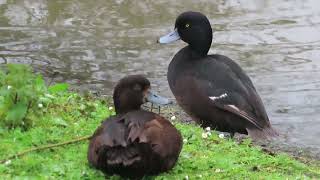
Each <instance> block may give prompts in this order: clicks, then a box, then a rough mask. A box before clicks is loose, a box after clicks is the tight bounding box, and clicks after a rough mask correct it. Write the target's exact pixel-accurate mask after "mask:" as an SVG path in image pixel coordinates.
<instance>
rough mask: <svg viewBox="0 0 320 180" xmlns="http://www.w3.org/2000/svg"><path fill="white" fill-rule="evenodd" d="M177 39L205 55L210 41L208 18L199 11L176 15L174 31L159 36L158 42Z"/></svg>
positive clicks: (210, 32)
mask: <svg viewBox="0 0 320 180" xmlns="http://www.w3.org/2000/svg"><path fill="white" fill-rule="evenodd" d="M179 39H181V40H183V41H184V42H186V43H188V44H189V45H190V47H191V49H192V50H193V51H195V52H196V53H197V54H199V55H201V56H205V55H207V53H208V51H209V49H210V46H211V42H212V28H211V25H210V22H209V20H208V18H207V17H206V16H205V15H203V14H202V13H200V12H192V11H188V12H184V13H182V14H180V15H179V16H178V17H177V19H176V23H175V29H174V31H173V32H171V33H169V34H167V35H165V36H163V37H161V38H160V39H159V40H158V42H159V43H163V44H165V43H170V42H174V41H176V40H179Z"/></svg>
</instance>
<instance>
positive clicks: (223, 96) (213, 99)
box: [209, 93, 228, 101]
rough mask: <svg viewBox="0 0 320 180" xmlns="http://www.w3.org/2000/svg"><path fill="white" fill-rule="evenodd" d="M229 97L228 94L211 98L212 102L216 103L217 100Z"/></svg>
mask: <svg viewBox="0 0 320 180" xmlns="http://www.w3.org/2000/svg"><path fill="white" fill-rule="evenodd" d="M227 96H228V94H227V93H223V94H221V95H220V96H209V98H210V99H211V100H212V101H215V100H217V99H222V98H225V97H227Z"/></svg>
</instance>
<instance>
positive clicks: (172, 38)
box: [158, 29, 180, 44]
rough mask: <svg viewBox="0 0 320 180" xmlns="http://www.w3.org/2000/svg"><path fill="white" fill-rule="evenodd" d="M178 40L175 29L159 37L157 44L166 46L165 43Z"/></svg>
mask: <svg viewBox="0 0 320 180" xmlns="http://www.w3.org/2000/svg"><path fill="white" fill-rule="evenodd" d="M179 39H180V36H179V33H178V31H177V29H175V30H174V31H172V32H171V33H169V34H167V35H165V36H162V37H160V39H159V40H158V42H159V43H161V44H166V43H171V42H174V41H177V40H179Z"/></svg>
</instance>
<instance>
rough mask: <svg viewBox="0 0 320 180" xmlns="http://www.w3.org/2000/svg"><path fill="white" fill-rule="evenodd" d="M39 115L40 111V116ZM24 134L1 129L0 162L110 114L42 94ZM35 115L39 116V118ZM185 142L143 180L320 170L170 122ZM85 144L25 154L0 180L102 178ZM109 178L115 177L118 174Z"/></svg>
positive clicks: (102, 106) (0, 171)
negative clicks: (169, 163)
mask: <svg viewBox="0 0 320 180" xmlns="http://www.w3.org/2000/svg"><path fill="white" fill-rule="evenodd" d="M39 112H40V113H39ZM39 112H38V113H37V116H34V117H33V118H34V119H35V123H34V124H35V125H34V126H33V127H31V128H30V129H29V130H27V131H23V130H21V129H19V128H16V129H14V130H4V129H2V130H1V129H0V159H3V158H6V157H8V156H9V155H12V154H15V153H17V152H19V151H23V150H25V149H28V148H31V147H37V146H41V145H46V144H51V143H59V142H63V141H68V140H71V139H74V138H77V137H81V136H87V135H91V134H92V133H93V132H94V130H95V129H96V127H97V126H98V125H99V124H100V122H101V121H102V120H104V119H105V118H107V117H108V116H110V115H111V114H114V112H113V111H110V110H109V109H108V104H107V103H106V102H104V101H102V100H99V99H95V98H92V97H90V96H80V95H78V94H76V93H70V92H62V93H57V94H49V95H47V96H46V99H45V103H44V106H43V107H41V108H40V107H39ZM39 114H40V115H39ZM175 126H176V127H177V128H178V129H179V130H180V131H181V133H182V135H183V138H184V141H185V143H184V146H183V150H182V152H181V154H180V158H179V161H178V163H177V165H176V166H175V168H174V169H173V170H171V171H170V172H168V173H164V174H161V175H159V176H157V177H147V178H146V179H168V180H171V179H186V176H188V179H222V178H228V179H286V178H287V179H318V178H320V167H318V166H315V165H314V166H312V165H307V164H303V163H301V162H298V161H296V160H294V159H293V158H291V157H290V156H288V155H285V154H279V155H276V156H271V155H268V154H266V153H264V152H263V151H261V150H260V149H259V148H258V147H251V145H250V142H249V141H245V142H244V143H242V144H238V143H236V142H234V141H232V140H229V139H221V138H219V137H218V136H217V134H216V133H215V132H212V135H211V136H209V137H208V138H206V139H204V138H202V133H203V132H204V130H202V129H201V128H200V127H198V126H195V125H186V124H182V123H179V122H175ZM87 146H88V141H82V142H79V143H75V144H71V145H66V146H62V147H57V148H52V149H48V150H43V151H38V152H32V153H28V154H26V155H24V156H21V157H18V158H16V159H12V160H10V161H7V162H6V163H4V164H0V177H1V179H105V177H104V175H103V174H102V173H101V172H99V171H97V170H95V169H92V168H90V167H89V166H88V163H87V159H86V153H87ZM108 179H120V178H119V177H117V176H113V177H108Z"/></svg>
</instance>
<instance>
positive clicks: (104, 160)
mask: <svg viewBox="0 0 320 180" xmlns="http://www.w3.org/2000/svg"><path fill="white" fill-rule="evenodd" d="M113 100H114V105H115V110H116V113H117V115H115V116H112V117H109V118H108V119H106V120H105V121H104V122H103V123H102V124H101V125H100V127H99V128H98V129H97V130H96V131H95V133H94V134H93V136H92V138H91V139H90V144H89V150H88V161H89V164H90V165H92V166H93V167H95V168H97V169H99V170H101V171H103V172H104V173H106V174H109V175H113V174H118V175H120V176H122V177H126V178H133V179H140V178H142V177H143V176H144V175H155V174H158V173H161V172H165V171H168V170H170V169H172V168H173V167H174V165H175V164H176V161H177V159H178V156H179V154H180V151H181V148H182V138H181V135H180V133H179V131H178V130H177V129H176V128H175V127H174V126H173V125H172V124H171V123H170V122H169V121H168V120H166V119H165V118H163V117H161V116H160V115H158V114H155V113H153V112H149V111H145V110H142V109H141V108H140V107H141V105H142V104H143V103H145V102H147V101H150V102H153V103H158V104H168V103H169V101H168V100H167V99H165V98H163V97H160V96H158V95H155V94H154V93H152V92H151V91H150V82H149V81H148V80H147V79H146V78H145V77H144V76H141V75H131V76H126V77H124V78H123V79H121V80H120V82H119V83H118V84H117V85H116V87H115V90H114V93H113Z"/></svg>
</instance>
